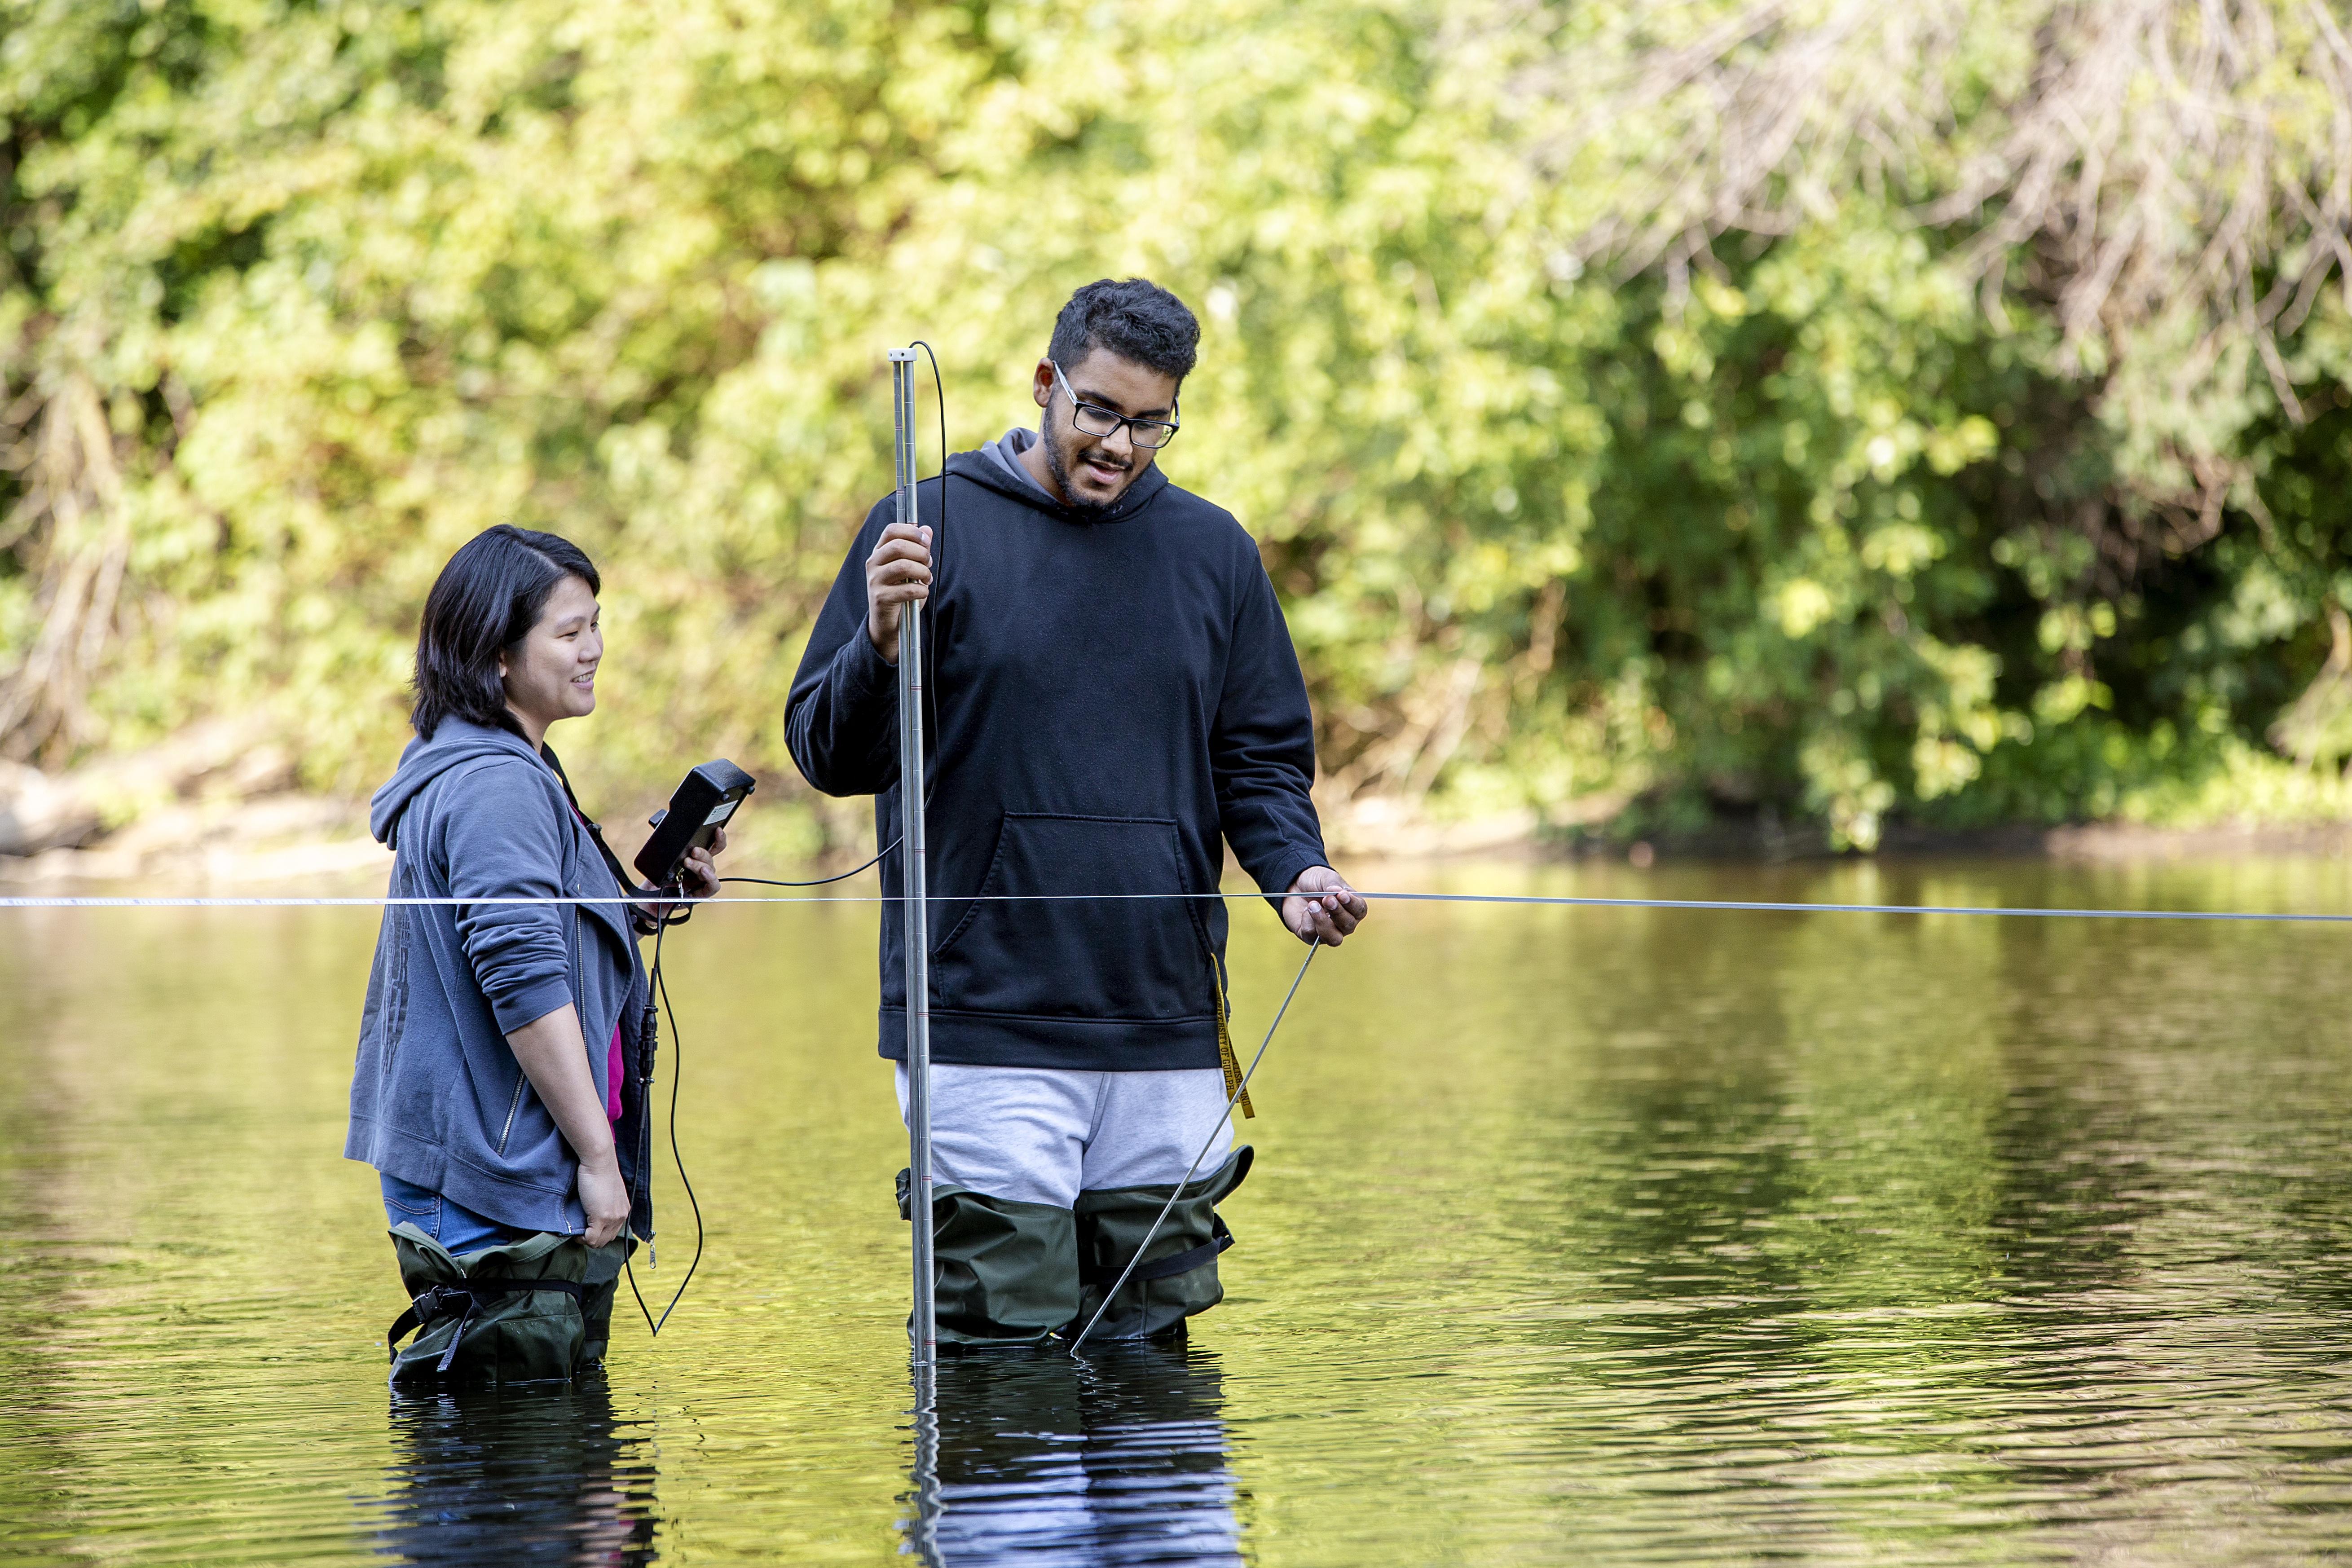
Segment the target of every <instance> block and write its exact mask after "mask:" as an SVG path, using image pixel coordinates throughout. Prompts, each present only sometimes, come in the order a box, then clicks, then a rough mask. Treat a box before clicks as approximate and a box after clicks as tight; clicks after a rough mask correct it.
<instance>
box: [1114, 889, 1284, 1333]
mask: <svg viewBox="0 0 2352 1568" xmlns="http://www.w3.org/2000/svg"><path fill="white" fill-rule="evenodd" d="M1322 945H1323V939H1322V938H1321V937H1319V936H1318V937H1311V938H1309V939H1308V940H1307V956H1306V957H1305V958H1303V959H1301V960H1300V961H1299V963H1298V973H1297V974H1294V975H1292V976H1291V977H1290V989H1289V990H1287V991H1286V992H1284V993H1283V994H1282V1005H1281V1006H1279V1007H1276V1009H1275V1010H1274V1022H1273V1023H1271V1024H1268V1025H1267V1026H1265V1039H1262V1040H1260V1041H1259V1042H1258V1043H1257V1052H1256V1054H1255V1056H1252V1057H1251V1058H1250V1064H1249V1071H1247V1072H1244V1073H1243V1074H1242V1080H1241V1082H1239V1083H1237V1084H1235V1085H1234V1091H1233V1093H1231V1094H1229V1095H1227V1096H1226V1097H1225V1108H1224V1110H1221V1111H1219V1112H1218V1113H1217V1124H1216V1126H1214V1127H1212V1128H1210V1129H1209V1136H1208V1138H1207V1139H1206V1140H1205V1141H1203V1142H1202V1144H1201V1152H1199V1153H1197V1154H1195V1155H1193V1156H1192V1163H1191V1164H1190V1165H1188V1166H1186V1167H1185V1169H1184V1176H1183V1180H1182V1181H1180V1182H1178V1183H1177V1184H1176V1190H1175V1191H1174V1192H1172V1193H1170V1194H1168V1201H1167V1202H1166V1203H1164V1204H1162V1205H1160V1215H1159V1217H1158V1218H1156V1219H1154V1220H1153V1221H1152V1222H1151V1228H1150V1230H1147V1231H1145V1232H1144V1233H1143V1243H1142V1245H1141V1246H1139V1247H1137V1248H1136V1249H1135V1256H1134V1257H1132V1258H1129V1259H1128V1260H1127V1267H1126V1268H1122V1269H1120V1270H1119V1274H1118V1279H1116V1280H1114V1281H1112V1283H1111V1288H1110V1289H1109V1290H1108V1292H1106V1293H1105V1295H1104V1296H1103V1300H1102V1305H1101V1306H1099V1307H1097V1308H1096V1309H1095V1315H1094V1316H1093V1317H1091V1318H1088V1319H1087V1326H1086V1327H1085V1328H1083V1329H1080V1330H1079V1331H1078V1337H1077V1338H1076V1339H1075V1340H1072V1341H1071V1342H1070V1353H1071V1354H1072V1355H1074V1356H1075V1355H1076V1354H1077V1353H1078V1347H1079V1346H1081V1345H1083V1344H1085V1343H1086V1342H1087V1335H1088V1334H1091V1333H1093V1332H1094V1331H1095V1325H1096V1324H1097V1323H1099V1322H1101V1321H1102V1315H1103V1314H1104V1313H1105V1312H1108V1311H1109V1310H1110V1304H1111V1303H1112V1302H1113V1301H1116V1300H1118V1293H1119V1292H1120V1291H1121V1290H1123V1289H1126V1288H1127V1280H1128V1276H1129V1275H1131V1274H1133V1273H1134V1272H1135V1270H1136V1266H1137V1265H1138V1264H1140V1263H1141V1262H1142V1261H1143V1255H1144V1254H1145V1253H1146V1252H1149V1251H1150V1249H1151V1241H1152V1238H1153V1237H1156V1236H1158V1235H1159V1234H1160V1226H1162V1225H1165V1224H1166V1223H1167V1221H1168V1212H1169V1211H1170V1210H1171V1209H1172V1208H1174V1207H1175V1206H1176V1200H1177V1199H1178V1198H1181V1197H1182V1196H1183V1195H1184V1184H1185V1183H1186V1182H1190V1181H1191V1180H1192V1173H1193V1172H1195V1171H1197V1170H1199V1169H1200V1168H1201V1162H1202V1161H1203V1160H1205V1159H1207V1158H1208V1157H1209V1150H1210V1148H1211V1147H1212V1146H1213V1145H1214V1144H1215V1142H1217V1134H1218V1133H1219V1132H1221V1131H1223V1130H1224V1126H1225V1122H1226V1121H1228V1120H1229V1119H1230V1118H1231V1117H1232V1116H1233V1113H1234V1106H1235V1105H1238V1104H1239V1103H1241V1098H1242V1096H1243V1095H1244V1094H1246V1093H1247V1092H1248V1091H1249V1080H1250V1075H1251V1074H1252V1073H1255V1072H1256V1071H1257V1064H1258V1063H1259V1062H1261V1061H1264V1060H1265V1048H1266V1047H1268V1046H1270V1045H1272V1044H1274V1032H1275V1031H1276V1029H1278V1028H1280V1027H1282V1016H1283V1015H1284V1014H1285V1013H1287V1012H1289V1011H1290V999H1291V998H1292V997H1293V996H1296V995H1297V994H1298V983H1299V982H1300V981H1302V980H1304V979H1306V978H1307V965H1308V964H1310V963H1314V962H1315V954H1316V952H1317V951H1318V950H1319V949H1320V948H1321V947H1322Z"/></svg>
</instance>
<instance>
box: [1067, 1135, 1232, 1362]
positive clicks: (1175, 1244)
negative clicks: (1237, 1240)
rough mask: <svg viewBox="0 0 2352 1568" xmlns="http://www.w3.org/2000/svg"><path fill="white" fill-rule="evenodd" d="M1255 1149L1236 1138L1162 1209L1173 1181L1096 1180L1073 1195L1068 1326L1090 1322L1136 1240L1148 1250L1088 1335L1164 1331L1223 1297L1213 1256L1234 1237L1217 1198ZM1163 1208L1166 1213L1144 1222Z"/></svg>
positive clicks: (1228, 1191)
mask: <svg viewBox="0 0 2352 1568" xmlns="http://www.w3.org/2000/svg"><path fill="white" fill-rule="evenodd" d="M1255 1157H1256V1152H1255V1150H1253V1149H1252V1148H1251V1147H1250V1146H1249V1145H1248V1144H1246V1143H1244V1144H1243V1145H1242V1146H1241V1147H1240V1148H1238V1149H1235V1150H1234V1152H1232V1153H1231V1154H1228V1155H1227V1156H1225V1160H1224V1163H1223V1164H1221V1165H1219V1166H1218V1167H1217V1168H1216V1169H1215V1170H1213V1171H1211V1172H1209V1173H1207V1174H1206V1175H1201V1176H1195V1177H1193V1178H1192V1180H1191V1181H1190V1182H1187V1183H1186V1184H1184V1191H1183V1195H1182V1196H1181V1197H1179V1198H1178V1199H1177V1200H1176V1204H1175V1206H1174V1207H1172V1208H1168V1197H1169V1194H1171V1193H1173V1192H1175V1190H1176V1184H1175V1183H1173V1182H1161V1183H1159V1184H1155V1185H1151V1186H1144V1187H1104V1188H1099V1189H1097V1190H1093V1191H1089V1192H1083V1193H1080V1194H1078V1206H1077V1215H1076V1219H1077V1245H1078V1310H1077V1315H1076V1318H1075V1320H1073V1323H1072V1326H1071V1328H1070V1330H1069V1331H1070V1332H1072V1333H1076V1332H1077V1331H1078V1330H1080V1329H1082V1328H1084V1327H1085V1326H1086V1324H1087V1322H1088V1321H1092V1319H1093V1318H1094V1315H1095V1313H1096V1311H1097V1309H1099V1308H1101V1307H1102V1305H1103V1296H1104V1294H1105V1292H1107V1291H1108V1290H1109V1289H1110V1288H1111V1284H1112V1282H1113V1281H1115V1280H1116V1279H1118V1277H1119V1275H1120V1273H1121V1272H1122V1271H1123V1270H1125V1269H1126V1268H1127V1266H1128V1264H1129V1261H1130V1260H1132V1259H1133V1258H1135V1256H1136V1251H1137V1249H1138V1248H1139V1247H1143V1246H1144V1245H1145V1237H1147V1236H1148V1237H1150V1250H1149V1251H1148V1252H1147V1253H1146V1254H1145V1255H1144V1258H1143V1261H1142V1262H1140V1263H1139V1264H1137V1265H1136V1268H1135V1272H1134V1273H1132V1274H1129V1275H1128V1277H1127V1283H1126V1284H1124V1285H1122V1286H1120V1287H1119V1290H1118V1299H1117V1300H1114V1301H1112V1302H1111V1304H1110V1307H1109V1310H1107V1311H1104V1312H1103V1314H1102V1321H1101V1322H1100V1323H1098V1324H1097V1325H1096V1327H1095V1331H1094V1337H1095V1338H1097V1339H1106V1340H1139V1339H1149V1338H1155V1337H1157V1336H1160V1335H1163V1334H1172V1333H1174V1332H1175V1331H1178V1330H1180V1329H1181V1328H1182V1327H1183V1323H1184V1320H1185V1319H1187V1318H1190V1317H1192V1316H1194V1315H1195V1314H1197V1313H1201V1312H1205V1311H1207V1310H1209V1309H1210V1308H1212V1307H1213V1306H1215V1305H1216V1304H1217V1303H1218V1302H1220V1301H1222V1300H1224V1299H1225V1291H1224V1287H1223V1285H1222V1284H1220V1283H1219V1282H1218V1279H1217V1257H1218V1255H1219V1254H1220V1253H1222V1252H1223V1251H1224V1250H1225V1248H1227V1247H1231V1246H1232V1245H1233V1244H1234V1233H1233V1232H1232V1231H1230V1230H1228V1229H1226V1228H1225V1221H1224V1216H1223V1215H1220V1214H1218V1213H1217V1205H1218V1204H1219V1203H1221V1202H1223V1200H1224V1199H1225V1198H1227V1197H1229V1196H1231V1195H1232V1194H1233V1191H1234V1188H1236V1187H1238V1186H1240V1185H1241V1184H1242V1183H1243V1181H1244V1180H1245V1179H1246V1178H1247V1177H1248V1175H1249V1172H1250V1163H1251V1161H1252V1160H1254V1159H1255ZM1162 1208H1168V1217H1167V1218H1166V1219H1165V1220H1160V1228H1159V1229H1158V1231H1156V1232H1155V1231H1153V1230H1152V1222H1153V1221H1154V1220H1159V1219H1160V1210H1161V1209H1162Z"/></svg>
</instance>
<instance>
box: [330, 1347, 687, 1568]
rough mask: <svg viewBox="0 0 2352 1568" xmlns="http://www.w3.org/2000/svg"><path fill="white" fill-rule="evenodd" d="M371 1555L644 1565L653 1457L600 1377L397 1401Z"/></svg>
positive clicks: (454, 1566)
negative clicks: (618, 1413) (385, 1492)
mask: <svg viewBox="0 0 2352 1568" xmlns="http://www.w3.org/2000/svg"><path fill="white" fill-rule="evenodd" d="M392 1440H393V1450H394V1454H393V1461H392V1464H391V1465H390V1466H389V1467H388V1468H387V1469H386V1471H385V1479H386V1480H387V1481H388V1482H389V1483H390V1495H389V1496H388V1497H387V1498H386V1499H385V1500H384V1501H383V1503H381V1504H380V1505H378V1507H379V1508H380V1509H381V1510H382V1523H381V1524H380V1525H379V1526H378V1527H377V1529H376V1531H375V1550H376V1552H377V1554H378V1555H380V1556H383V1557H388V1558H390V1559H392V1560H394V1561H395V1562H401V1563H431V1564H441V1565H446V1568H475V1565H480V1568H492V1565H494V1564H503V1563H600V1564H602V1563H620V1564H636V1563H651V1562H653V1561H654V1559H655V1556H656V1552H655V1549H654V1458H653V1453H652V1448H651V1445H650V1444H649V1443H648V1442H647V1441H646V1438H645V1437H644V1436H641V1435H639V1434H637V1433H635V1432H634V1431H633V1430H631V1429H630V1428H629V1427H628V1426H624V1425H622V1424H620V1423H619V1422H617V1421H616V1420H615V1419H614V1415H613V1401H612V1397H611V1395H610V1394H608V1393H607V1392H606V1389H605V1385H604V1374H603V1373H601V1372H596V1373H589V1374H587V1375H585V1376H583V1377H582V1378H580V1379H578V1380H576V1381H575V1382H573V1383H571V1384H525V1385H522V1386H520V1387H514V1386H511V1385H510V1386H509V1387H507V1388H505V1389H499V1388H495V1387H492V1388H481V1389H468V1390H465V1391H462V1392H452V1393H446V1394H394V1396H393V1403H392Z"/></svg>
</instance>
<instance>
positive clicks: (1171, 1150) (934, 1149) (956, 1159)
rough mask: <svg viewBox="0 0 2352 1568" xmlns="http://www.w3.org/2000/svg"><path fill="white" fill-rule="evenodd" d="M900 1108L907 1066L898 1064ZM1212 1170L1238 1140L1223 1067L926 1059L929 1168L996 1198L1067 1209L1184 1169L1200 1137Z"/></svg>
mask: <svg viewBox="0 0 2352 1568" xmlns="http://www.w3.org/2000/svg"><path fill="white" fill-rule="evenodd" d="M897 1078H898V1115H899V1118H900V1120H901V1121H903V1120H904V1119H905V1117H906V1114H907V1068H906V1066H905V1064H903V1063H900V1064H898V1068H897ZM1212 1129H1213V1130H1214V1131H1215V1133H1216V1139H1215V1142H1212V1143H1210V1146H1209V1152H1208V1154H1207V1156H1206V1157H1205V1158H1203V1159H1202V1162H1201V1169H1202V1171H1203V1172H1207V1171H1213V1170H1215V1169H1216V1168H1217V1165H1218V1163H1219V1162H1220V1161H1222V1160H1223V1159H1224V1157H1225V1154H1226V1152H1227V1151H1229V1150H1230V1149H1231V1148H1232V1147H1233V1142H1234V1131H1233V1124H1232V1123H1231V1122H1230V1121H1227V1120H1226V1118H1225V1075H1224V1074H1223V1073H1222V1072H1220V1071H1218V1070H1217V1069H1216V1068H1184V1069H1181V1070H1179V1071H1174V1072H1066V1071H1062V1070H1059V1069H1056V1068H989V1067H954V1066H948V1065H946V1064H942V1063H933V1064H932V1067H931V1179H932V1180H933V1181H934V1182H937V1183H939V1184H941V1185H948V1184H953V1185H956V1186H960V1187H968V1188H970V1189H971V1191H973V1192H976V1193H984V1194H988V1195H989V1196H991V1197H997V1198H1012V1199H1015V1200H1017V1201H1019V1202H1022V1203H1032V1204H1051V1205H1054V1206H1055V1207H1056V1208H1069V1207H1072V1206H1073V1205H1076V1203H1077V1201H1078V1194H1080V1193H1082V1192H1101V1191H1104V1190H1106V1189H1108V1188H1113V1187H1140V1186H1150V1185H1153V1184H1159V1183H1162V1182H1175V1181H1178V1180H1180V1179H1181V1177H1182V1176H1183V1174H1184V1171H1185V1168H1186V1167H1187V1166H1189V1165H1190V1164H1192V1156H1193V1155H1195V1154H1198V1153H1200V1152H1201V1145H1202V1142H1206V1141H1207V1140H1208V1139H1209V1135H1210V1132H1211V1130H1212Z"/></svg>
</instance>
